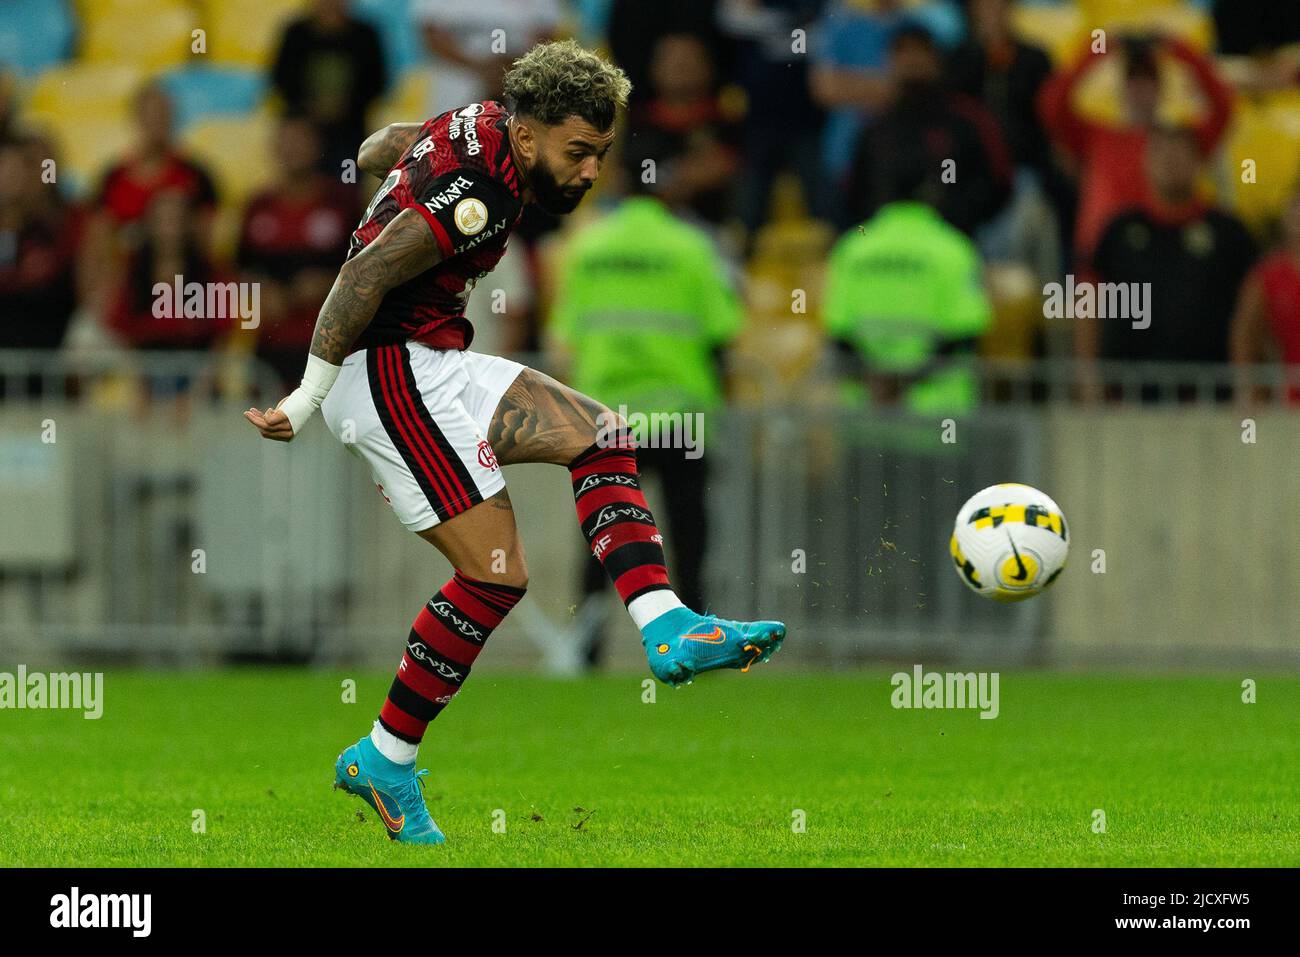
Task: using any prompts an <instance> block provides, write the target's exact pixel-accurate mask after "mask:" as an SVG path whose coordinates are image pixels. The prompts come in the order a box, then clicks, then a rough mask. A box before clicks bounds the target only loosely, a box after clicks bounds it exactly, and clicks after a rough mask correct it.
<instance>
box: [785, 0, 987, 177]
mask: <svg viewBox="0 0 1300 957" xmlns="http://www.w3.org/2000/svg"><path fill="white" fill-rule="evenodd" d="M907 22H913V23H922V24H924V25H925V26H926V27H927V29H929V30H930V31H931V33H933V34H934V35H935V37H936V38H937V39H938V40H939V42H940V44H941V45H942V46H945V47H951V46H954V45H955V44H956V43H957V42H958V41H959V40H960V39H961V36H962V32H963V27H962V22H961V15H960V14H959V13H958V12H957V10H956V8H955V7H954V6H952V5H951V4H948V3H941V2H929V3H922V4H920V5H909V4H908V3H907V2H906V0H836V2H835V3H834V5H833V6H832V7H831V8H830V9H829V10H828V11H827V12H826V14H825V16H823V17H822V18H821V19H820V20H818V21H817V23H816V24H815V25H814V27H813V37H812V39H813V51H812V52H813V68H812V76H811V82H812V95H813V99H814V100H815V101H816V102H817V103H818V104H819V105H820V106H822V107H824V108H825V109H826V110H827V111H829V115H828V116H827V118H826V129H825V132H824V134H823V137H822V163H823V165H824V167H825V169H826V176H827V180H828V182H829V183H830V184H831V186H832V188H836V189H838V187H839V186H841V185H842V184H843V183H844V180H845V178H846V177H847V176H848V172H849V166H850V164H851V163H852V162H853V149H854V145H855V144H856V143H857V140H858V137H859V136H860V135H861V133H862V128H863V126H865V125H866V123H867V122H869V120H870V118H871V117H872V116H874V115H875V114H877V113H879V112H880V111H881V110H883V109H884V108H885V107H886V106H888V105H889V100H890V97H891V95H892V93H893V83H892V81H891V78H890V74H889V69H888V66H889V41H890V38H891V37H892V36H893V35H894V33H895V31H897V29H898V28H899V27H900V26H901V25H903V24H904V23H907Z"/></svg>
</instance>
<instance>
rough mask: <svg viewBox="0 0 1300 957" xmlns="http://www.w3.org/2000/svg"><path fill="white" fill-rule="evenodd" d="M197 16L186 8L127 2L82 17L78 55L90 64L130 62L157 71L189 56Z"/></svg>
mask: <svg viewBox="0 0 1300 957" xmlns="http://www.w3.org/2000/svg"><path fill="white" fill-rule="evenodd" d="M198 25H199V23H198V17H196V16H195V14H194V11H193V10H191V9H187V8H185V7H166V6H164V7H163V8H162V9H151V10H148V11H147V13H146V12H144V11H142V10H139V9H134V8H133V7H132V6H130V5H128V6H125V7H122V8H114V9H113V10H112V12H103V13H96V14H95V15H93V16H89V17H86V18H84V19H83V23H82V40H81V55H82V58H83V59H85V60H86V61H88V62H92V63H96V62H99V63H131V64H133V65H135V66H138V67H141V68H143V69H147V70H160V69H165V68H167V67H171V66H176V65H178V64H181V63H185V62H186V61H188V60H189V59H190V57H191V54H190V43H191V40H192V37H191V35H190V34H191V31H192V30H194V29H195V28H196V27H198Z"/></svg>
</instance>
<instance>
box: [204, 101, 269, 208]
mask: <svg viewBox="0 0 1300 957" xmlns="http://www.w3.org/2000/svg"><path fill="white" fill-rule="evenodd" d="M274 128H275V118H274V117H273V116H271V115H270V114H269V113H268V112H265V111H263V112H259V113H252V114H249V115H247V116H223V117H217V118H214V119H210V120H204V121H202V122H200V123H195V124H194V125H193V126H192V127H190V128H189V129H188V130H187V131H186V133H185V137H184V140H185V144H186V146H188V147H189V148H190V150H191V151H192V152H193V154H194V157H195V158H196V159H197V160H198V161H199V162H201V163H202V164H203V165H204V166H206V167H207V169H208V170H209V172H211V173H212V175H213V177H214V178H215V179H216V181H217V192H218V195H219V196H220V199H221V201H222V203H223V204H231V205H234V206H242V205H243V204H244V202H245V201H247V199H248V198H249V196H250V195H251V194H252V193H253V191H254V190H256V189H258V188H259V187H260V186H262V185H264V184H265V182H266V178H267V170H269V169H271V168H272V165H271V158H270V157H269V156H267V148H268V146H269V144H270V141H271V134H272V131H273V130H274Z"/></svg>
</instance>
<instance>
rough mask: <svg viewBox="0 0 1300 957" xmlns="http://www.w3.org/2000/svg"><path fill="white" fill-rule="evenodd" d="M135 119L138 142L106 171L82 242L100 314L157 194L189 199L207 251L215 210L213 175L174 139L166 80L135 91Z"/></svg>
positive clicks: (90, 289) (87, 276)
mask: <svg viewBox="0 0 1300 957" xmlns="http://www.w3.org/2000/svg"><path fill="white" fill-rule="evenodd" d="M134 120H135V125H136V143H135V145H134V146H133V147H132V148H131V150H130V151H129V152H128V154H127V155H126V157H124V158H123V159H122V160H120V161H119V162H117V163H116V164H114V165H113V166H112V167H111V168H110V169H109V170H108V172H107V173H106V174H105V175H104V178H103V180H102V182H101V184H100V187H99V190H98V192H97V193H96V196H95V199H94V202H93V206H94V209H95V211H94V213H93V214H92V218H91V221H90V224H89V226H88V229H87V235H86V242H85V243H84V245H83V255H82V269H83V272H84V275H85V282H86V283H87V288H88V295H89V296H90V297H91V298H92V302H91V303H90V305H91V306H92V308H94V309H95V311H96V312H97V313H98V314H99V315H101V316H103V315H106V314H107V313H108V311H109V309H110V308H112V306H111V297H112V295H113V294H114V292H115V290H116V289H117V273H118V267H119V265H120V262H121V259H122V257H123V256H124V255H126V254H127V253H128V252H129V251H130V250H131V249H132V248H134V247H135V246H136V245H137V244H138V243H139V242H140V241H141V239H142V236H143V233H144V232H145V229H146V225H147V224H145V223H144V222H143V221H144V219H145V214H146V212H147V211H148V210H149V208H150V206H151V205H152V203H153V201H154V199H155V198H156V197H157V196H159V195H160V194H161V193H163V192H176V193H180V194H181V195H183V196H184V197H186V199H187V200H189V207H190V210H189V215H190V216H191V217H193V222H192V224H191V225H192V228H193V230H194V232H195V236H196V238H195V241H196V243H197V244H198V246H199V247H200V248H201V249H203V250H206V249H207V248H208V236H209V231H210V226H211V220H212V215H213V213H214V212H215V210H216V200H217V195H216V189H215V188H214V187H213V185H212V178H211V177H210V176H209V175H208V173H207V171H206V170H204V169H203V167H201V166H199V165H198V164H197V163H195V162H194V161H193V160H191V159H190V158H188V157H187V156H186V155H185V154H184V153H183V152H182V151H181V149H180V147H179V146H177V145H176V144H175V142H174V141H173V139H172V108H171V99H170V98H169V97H168V95H167V93H166V92H165V91H164V90H163V88H162V86H161V85H159V84H157V83H149V84H147V85H145V86H144V87H142V88H141V89H140V91H139V92H138V93H137V94H136V97H135V116H134Z"/></svg>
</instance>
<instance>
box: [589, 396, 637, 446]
mask: <svg viewBox="0 0 1300 957" xmlns="http://www.w3.org/2000/svg"><path fill="white" fill-rule="evenodd" d="M592 444H593V445H595V446H596V447H598V448H602V449H625V450H626V451H628V452H631V453H632V454H633V455H635V454H636V436H635V435H634V434H633V432H632V429H631V428H630V427H629V426H628V424H627V419H625V418H623V416H621V415H619V414H618V413H617V412H614V411H611V410H610V409H608V408H604V407H602V409H601V411H600V413H599V414H598V415H597V416H596V432H595V434H594V435H593V436H592Z"/></svg>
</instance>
